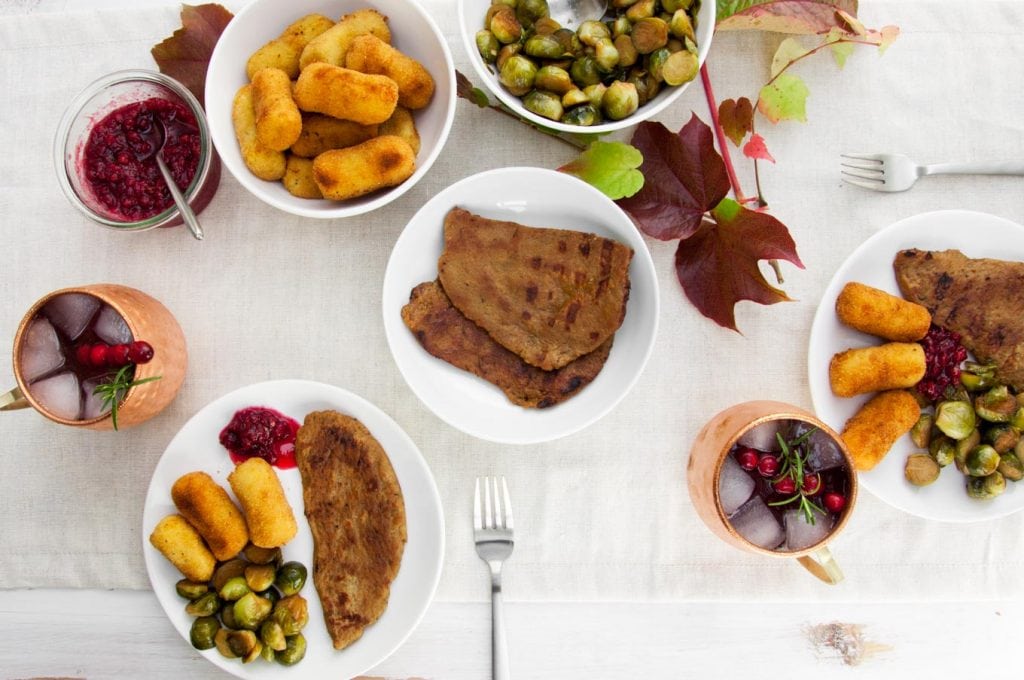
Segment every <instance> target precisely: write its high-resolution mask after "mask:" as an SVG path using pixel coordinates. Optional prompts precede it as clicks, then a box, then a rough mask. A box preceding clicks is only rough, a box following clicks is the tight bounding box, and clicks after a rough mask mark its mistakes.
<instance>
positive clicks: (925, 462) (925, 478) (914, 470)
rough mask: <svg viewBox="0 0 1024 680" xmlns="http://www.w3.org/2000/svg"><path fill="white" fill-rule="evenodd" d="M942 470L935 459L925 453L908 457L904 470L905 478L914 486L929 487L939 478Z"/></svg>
mask: <svg viewBox="0 0 1024 680" xmlns="http://www.w3.org/2000/svg"><path fill="white" fill-rule="evenodd" d="M939 472H941V468H940V467H939V464H938V463H936V462H935V459H934V458H932V457H931V456H930V455H928V454H925V453H912V454H910V455H909V456H907V463H906V465H905V466H904V468H903V476H904V477H906V478H907V481H908V482H910V483H911V484H913V485H914V486H927V485H929V484H931V483H932V482H934V481H935V480H936V479H938V478H939Z"/></svg>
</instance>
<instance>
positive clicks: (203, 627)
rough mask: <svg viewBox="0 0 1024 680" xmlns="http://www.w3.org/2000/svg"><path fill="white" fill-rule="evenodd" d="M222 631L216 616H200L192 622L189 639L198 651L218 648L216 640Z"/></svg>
mask: <svg viewBox="0 0 1024 680" xmlns="http://www.w3.org/2000/svg"><path fill="white" fill-rule="evenodd" d="M219 630H220V622H219V621H217V617H216V616H200V617H199V618H198V619H196V620H195V621H193V622H192V628H191V629H190V630H189V632H188V639H189V641H191V642H192V646H193V647H195V648H196V649H211V648H213V647H214V646H216V644H217V643H216V641H215V638H216V636H217V631H219Z"/></svg>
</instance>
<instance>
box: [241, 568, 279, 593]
mask: <svg viewBox="0 0 1024 680" xmlns="http://www.w3.org/2000/svg"><path fill="white" fill-rule="evenodd" d="M276 573H277V570H276V569H275V568H274V565H272V564H250V565H249V566H248V567H246V568H245V584H246V585H247V586H249V590H253V591H255V592H260V591H261V590H266V589H267V588H269V587H270V586H272V585H274V576H275V574H276ZM243 595H244V593H243Z"/></svg>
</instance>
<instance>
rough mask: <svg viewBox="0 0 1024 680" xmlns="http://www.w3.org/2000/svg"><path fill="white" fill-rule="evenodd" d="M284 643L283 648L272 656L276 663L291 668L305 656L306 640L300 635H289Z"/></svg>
mask: <svg viewBox="0 0 1024 680" xmlns="http://www.w3.org/2000/svg"><path fill="white" fill-rule="evenodd" d="M285 642H286V645H285V648H284V649H283V650H282V651H280V652H276V653H275V654H274V658H275V659H276V660H277V662H278V663H279V664H281V665H282V666H293V665H295V664H297V663H298V662H300V661H302V657H304V656H306V638H304V637H303V636H302V633H296V634H295V635H289V636H288V637H287V638H286V639H285Z"/></svg>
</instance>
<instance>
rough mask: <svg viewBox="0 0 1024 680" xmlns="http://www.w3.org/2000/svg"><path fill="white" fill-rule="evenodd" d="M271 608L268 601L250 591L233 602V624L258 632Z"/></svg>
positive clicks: (272, 606)
mask: <svg viewBox="0 0 1024 680" xmlns="http://www.w3.org/2000/svg"><path fill="white" fill-rule="evenodd" d="M273 608H274V605H272V604H271V603H270V600H268V599H266V598H265V597H260V596H259V595H257V594H256V593H254V592H251V591H250V592H248V593H246V594H245V595H243V596H242V598H241V599H239V600H238V601H237V602H235V608H234V614H235V624H236V625H237V626H238V627H239V628H245V629H246V630H259V627H260V624H261V623H263V621H264V620H265V619H266V618H267V617H268V616H270V612H271V610H272V609H273Z"/></svg>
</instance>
